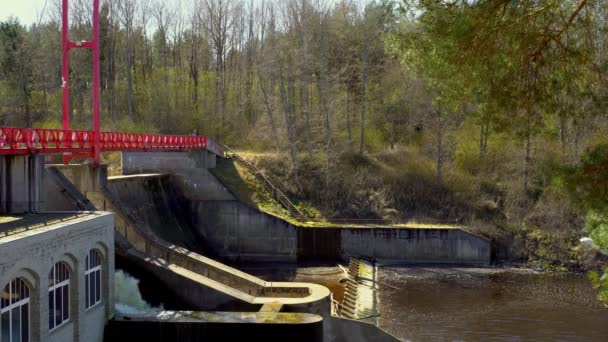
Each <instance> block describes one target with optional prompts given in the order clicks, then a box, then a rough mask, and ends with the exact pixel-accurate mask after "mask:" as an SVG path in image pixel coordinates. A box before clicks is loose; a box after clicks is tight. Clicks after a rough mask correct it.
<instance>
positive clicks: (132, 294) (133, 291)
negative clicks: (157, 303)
mask: <svg viewBox="0 0 608 342" xmlns="http://www.w3.org/2000/svg"><path fill="white" fill-rule="evenodd" d="M114 298H115V304H114V309H115V310H116V313H117V314H119V315H134V314H138V313H145V312H153V311H161V310H162V309H161V308H155V307H152V306H151V305H150V304H148V303H147V302H146V301H145V300H144V299H143V297H142V295H141V292H140V291H139V279H137V278H135V277H133V276H131V275H130V274H128V273H126V272H124V271H121V270H118V271H116V273H114Z"/></svg>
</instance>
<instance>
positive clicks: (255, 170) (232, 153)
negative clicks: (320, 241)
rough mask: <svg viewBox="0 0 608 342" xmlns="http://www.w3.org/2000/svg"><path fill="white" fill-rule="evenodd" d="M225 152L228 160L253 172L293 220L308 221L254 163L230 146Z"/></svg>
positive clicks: (225, 148)
mask: <svg viewBox="0 0 608 342" xmlns="http://www.w3.org/2000/svg"><path fill="white" fill-rule="evenodd" d="M224 150H225V151H226V153H225V154H226V157H227V158H232V159H234V160H235V161H237V162H238V163H239V164H241V165H242V166H244V167H245V168H246V169H247V170H248V171H249V172H251V174H253V175H254V176H255V177H256V179H257V180H258V181H259V182H260V183H261V184H262V185H263V186H264V188H265V189H266V191H268V192H269V193H270V196H271V197H272V198H273V199H274V200H275V201H277V202H278V203H279V204H280V205H281V206H282V207H283V208H285V209H286V210H287V211H289V214H290V215H291V216H292V217H293V218H295V219H296V220H298V221H305V220H306V217H305V215H304V214H303V213H302V211H300V209H298V207H296V206H295V204H293V202H291V201H290V200H289V198H288V197H287V196H286V195H285V194H284V193H283V192H282V191H281V190H280V189H279V188H277V187H276V186H275V185H274V184H273V183H272V182H271V181H270V179H269V178H268V177H267V176H266V175H264V174H263V173H262V171H260V169H258V168H257V166H255V165H254V164H253V163H251V162H250V161H248V160H247V159H245V158H243V157H242V156H240V155H239V154H238V153H236V151H234V150H233V149H231V148H230V147H228V146H224Z"/></svg>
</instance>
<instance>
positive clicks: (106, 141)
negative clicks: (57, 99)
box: [0, 0, 225, 165]
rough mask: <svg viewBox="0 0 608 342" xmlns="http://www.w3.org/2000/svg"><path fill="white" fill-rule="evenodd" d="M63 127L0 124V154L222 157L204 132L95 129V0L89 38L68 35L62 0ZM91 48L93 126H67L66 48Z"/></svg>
mask: <svg viewBox="0 0 608 342" xmlns="http://www.w3.org/2000/svg"><path fill="white" fill-rule="evenodd" d="M61 21H62V32H63V35H62V45H63V48H62V52H63V55H62V57H63V59H62V65H61V73H62V76H63V84H62V88H63V129H38V128H15V127H0V155H22V154H38V153H63V161H64V163H66V164H67V163H69V162H70V160H71V159H72V158H93V161H94V163H95V165H99V154H100V153H101V152H106V151H143V152H147V151H188V150H200V149H206V150H207V151H209V152H212V153H215V154H216V155H218V156H220V157H224V156H225V154H224V149H223V147H222V146H221V145H220V144H218V143H216V142H214V141H213V140H211V139H209V138H207V137H205V136H189V135H160V134H138V133H117V132H100V130H99V0H93V40H91V41H79V42H73V41H71V40H70V39H69V22H68V0H62V16H61ZM74 48H85V49H92V50H93V130H92V131H83V130H70V87H69V85H70V82H69V61H68V57H69V52H70V50H71V49H74Z"/></svg>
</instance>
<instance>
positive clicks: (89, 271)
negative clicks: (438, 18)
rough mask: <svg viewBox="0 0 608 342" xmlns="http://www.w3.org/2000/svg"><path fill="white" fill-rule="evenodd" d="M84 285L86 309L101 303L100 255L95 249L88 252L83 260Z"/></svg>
mask: <svg viewBox="0 0 608 342" xmlns="http://www.w3.org/2000/svg"><path fill="white" fill-rule="evenodd" d="M85 266H86V268H85V273H84V285H85V289H86V290H85V291H86V308H87V309H88V308H90V307H92V306H94V305H95V304H97V303H100V302H101V255H99V252H98V251H97V250H95V249H91V250H90V251H89V255H87V257H86V260H85Z"/></svg>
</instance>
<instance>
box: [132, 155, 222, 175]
mask: <svg viewBox="0 0 608 342" xmlns="http://www.w3.org/2000/svg"><path fill="white" fill-rule="evenodd" d="M121 155H122V158H121V163H122V174H123V175H133V174H142V173H159V172H173V171H174V170H175V169H176V168H180V169H191V168H197V169H204V168H208V169H211V168H214V167H215V162H216V155H215V154H214V153H211V152H208V151H204V150H197V151H189V152H122V154H121Z"/></svg>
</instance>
